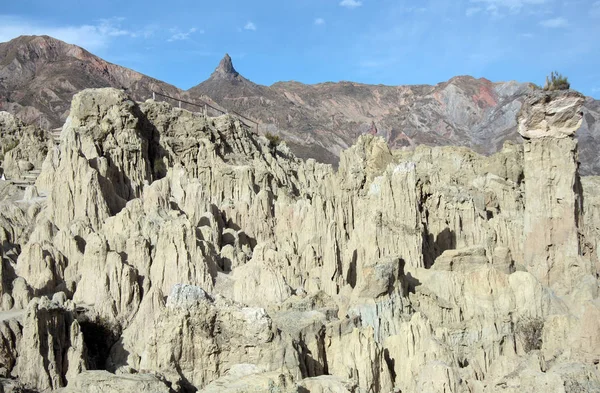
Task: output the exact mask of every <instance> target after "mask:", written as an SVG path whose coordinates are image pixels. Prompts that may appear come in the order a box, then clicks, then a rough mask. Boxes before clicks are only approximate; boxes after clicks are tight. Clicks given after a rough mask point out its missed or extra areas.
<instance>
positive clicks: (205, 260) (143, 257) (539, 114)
mask: <svg viewBox="0 0 600 393" xmlns="http://www.w3.org/2000/svg"><path fill="white" fill-rule="evenodd" d="M582 101H583V97H581V96H580V95H579V94H577V93H572V92H570V93H567V94H560V93H552V94H545V93H541V92H539V93H537V95H534V96H532V97H530V98H528V100H527V101H526V103H525V105H524V108H525V109H524V110H523V111H522V115H521V118H520V121H519V123H520V124H521V125H522V129H521V133H522V135H524V136H525V137H526V138H527V139H526V142H525V143H524V144H523V145H517V144H513V143H510V142H508V143H506V144H505V145H504V147H503V149H502V150H501V151H500V152H499V153H497V154H494V155H491V156H489V157H485V156H481V155H479V154H477V153H475V152H473V151H470V150H468V149H466V148H455V147H454V148H443V147H434V148H432V147H426V146H421V147H418V148H417V149H415V150H414V151H392V150H390V149H389V147H388V145H387V144H386V143H385V141H384V139H382V138H380V137H376V136H372V135H365V136H362V137H361V138H359V139H358V141H357V144H356V145H354V146H353V147H351V148H350V149H348V150H346V151H344V152H342V154H341V159H340V166H339V170H338V171H337V172H335V171H333V170H332V168H331V167H330V166H328V165H323V164H319V163H316V162H315V161H314V160H308V161H306V162H304V161H301V160H298V159H297V158H295V157H294V156H293V154H292V153H291V152H290V150H289V148H288V147H287V146H286V144H285V143H282V144H279V145H273V144H272V143H270V142H269V141H268V140H267V139H266V138H264V137H260V136H258V135H256V134H254V133H253V132H252V131H250V130H248V129H246V128H244V126H243V124H241V123H240V122H239V121H238V120H236V119H235V118H232V117H229V116H223V117H219V118H210V117H205V116H203V115H198V114H193V113H190V112H187V111H185V110H181V109H179V108H173V107H170V106H169V105H167V104H165V103H158V102H154V101H152V100H149V101H146V102H144V103H141V104H137V103H135V102H134V101H132V100H131V99H130V98H129V97H128V96H127V95H126V94H125V93H123V92H122V91H119V90H114V89H99V90H85V91H83V92H81V93H79V94H77V95H76V96H75V97H74V100H73V104H72V109H71V115H70V118H69V120H68V121H67V122H66V123H65V126H64V128H63V131H62V138H61V143H60V145H59V146H57V147H54V148H52V149H51V150H50V152H49V154H48V156H47V158H46V160H45V162H44V165H43V170H42V173H41V175H40V177H39V178H38V180H37V184H36V188H37V190H38V193H39V194H40V195H42V198H41V199H42V200H41V201H40V200H37V201H35V203H33V202H31V201H25V200H20V201H10V200H8V201H4V202H2V203H1V204H0V209H1V210H0V214H1V215H0V217H1V218H2V220H0V225H1V227H0V228H1V230H0V235H2V236H3V238H2V260H3V263H2V269H1V270H0V273H1V274H0V276H1V277H2V281H1V283H2V287H1V288H0V290H1V292H2V308H3V309H4V310H5V311H4V312H2V313H0V334H1V335H2V337H3V340H2V341H1V342H2V347H1V348H0V349H1V350H0V359H1V360H2V365H3V367H2V368H0V372H2V374H1V376H3V377H5V378H12V379H11V381H10V382H9V381H4V380H3V381H0V383H2V384H3V386H9V384H12V385H13V386H14V385H15V384H21V385H23V386H25V387H27V388H28V389H33V390H35V391H40V392H42V391H43V392H46V391H52V390H56V388H61V387H64V386H65V385H66V386H67V387H66V390H64V391H65V392H69V393H70V392H75V391H78V392H79V391H81V392H93V391H97V390H94V389H97V386H102V389H105V391H118V389H119V386H122V387H126V386H136V388H139V390H140V391H141V392H143V391H152V392H155V391H165V392H167V391H171V392H172V391H174V392H193V391H199V392H216V391H219V392H253V391H256V392H259V391H260V392H263V391H269V392H307V391H308V392H373V393H377V392H391V391H402V392H417V391H426V392H464V391H473V392H517V391H519V392H521V391H525V392H534V391H540V390H544V389H549V388H553V389H555V391H557V392H572V391H595V390H598V389H600V375H599V372H598V368H597V366H596V365H597V362H598V360H599V359H600V342H599V341H598V337H600V335H599V334H597V333H598V332H597V330H598V323H597V322H598V320H599V317H600V309H599V306H600V302H599V300H598V298H599V292H598V267H599V264H598V258H597V254H596V247H597V243H598V242H597V239H598V238H599V236H598V225H597V219H598V217H600V200H598V198H597V197H596V196H597V195H599V194H598V193H597V192H596V191H597V190H598V189H600V182H599V181H598V179H597V178H594V177H587V178H583V179H581V178H580V177H579V174H578V168H577V164H576V163H577V145H576V141H575V140H574V139H573V137H572V134H573V133H574V132H575V130H576V129H577V128H579V126H580V123H581V121H582V114H581V112H580V110H579V108H580V106H581V104H582ZM554 103H560V105H558V104H557V105H553V104H554ZM557 108H558V109H557ZM536 119H546V120H545V122H546V123H545V124H547V125H549V128H548V127H545V128H543V129H544V130H545V132H541V131H540V130H542V128H540V127H538V126H537V125H539V124H541V123H540V122H539V121H537V120H536ZM0 187H3V184H2V182H0ZM43 195H47V197H46V198H44V197H43ZM34 207H35V208H34ZM50 299H51V300H50ZM49 348H52V349H53V350H52V351H50V350H49ZM98 368H100V369H103V371H98V370H95V369H98ZM107 371H108V372H107ZM144 389H145V390H144Z"/></svg>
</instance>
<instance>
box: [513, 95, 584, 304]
mask: <svg viewBox="0 0 600 393" xmlns="http://www.w3.org/2000/svg"><path fill="white" fill-rule="evenodd" d="M584 99H585V97H584V96H583V95H581V94H580V93H577V92H574V91H555V92H545V91H544V92H541V91H540V92H536V93H534V94H533V95H531V96H530V97H529V98H528V99H527V100H526V101H525V103H524V104H523V107H522V109H521V112H520V113H519V115H518V118H517V121H518V124H519V133H520V134H521V136H522V137H523V138H524V139H525V140H526V141H525V144H524V176H525V195H526V201H525V222H524V235H525V239H524V262H525V265H526V266H527V268H528V270H529V271H530V272H531V273H532V274H534V275H535V276H536V277H537V278H538V279H539V280H540V281H541V282H542V283H544V284H545V285H548V286H549V287H551V288H553V289H554V290H555V291H556V292H557V293H559V294H564V293H567V292H569V291H570V290H571V289H572V288H573V285H574V284H575V282H576V280H577V279H578V278H580V277H581V276H583V275H585V274H588V273H591V269H592V265H591V264H590V263H589V262H586V261H584V260H583V258H582V257H581V240H582V239H581V225H582V206H583V196H582V190H581V184H580V179H579V173H578V162H577V161H578V154H577V141H576V140H575V139H574V134H575V131H576V130H577V129H578V128H579V126H580V125H581V122H582V118H583V114H582V111H581V108H582V105H583V103H584Z"/></svg>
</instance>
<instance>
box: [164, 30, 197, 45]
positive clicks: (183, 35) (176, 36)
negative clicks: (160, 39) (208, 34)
mask: <svg viewBox="0 0 600 393" xmlns="http://www.w3.org/2000/svg"><path fill="white" fill-rule="evenodd" d="M171 33H173V35H172V36H171V38H169V39H168V40H167V41H168V42H173V41H183V40H188V39H189V38H190V36H191V35H192V34H194V33H200V34H204V30H198V28H196V27H192V28H191V29H189V30H188V31H187V32H182V31H179V29H178V28H173V29H171Z"/></svg>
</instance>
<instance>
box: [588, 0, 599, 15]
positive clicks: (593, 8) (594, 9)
mask: <svg viewBox="0 0 600 393" xmlns="http://www.w3.org/2000/svg"><path fill="white" fill-rule="evenodd" d="M590 15H591V16H593V17H596V18H597V17H600V1H596V2H594V3H593V4H592V6H591V7H590Z"/></svg>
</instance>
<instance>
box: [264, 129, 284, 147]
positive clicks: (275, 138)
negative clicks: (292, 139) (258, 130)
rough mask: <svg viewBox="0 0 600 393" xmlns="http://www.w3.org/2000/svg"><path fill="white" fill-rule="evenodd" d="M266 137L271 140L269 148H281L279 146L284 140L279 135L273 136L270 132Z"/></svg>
mask: <svg viewBox="0 0 600 393" xmlns="http://www.w3.org/2000/svg"><path fill="white" fill-rule="evenodd" d="M265 137H266V138H267V139H268V140H269V146H271V147H277V146H279V144H280V143H281V141H282V139H281V137H280V136H279V135H275V134H271V133H270V132H267V133H266V134H265Z"/></svg>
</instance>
